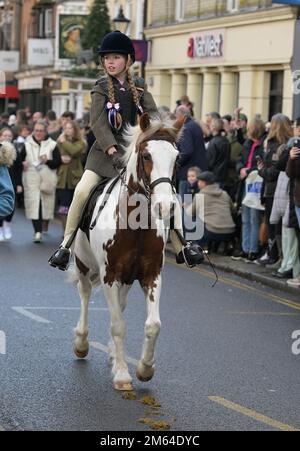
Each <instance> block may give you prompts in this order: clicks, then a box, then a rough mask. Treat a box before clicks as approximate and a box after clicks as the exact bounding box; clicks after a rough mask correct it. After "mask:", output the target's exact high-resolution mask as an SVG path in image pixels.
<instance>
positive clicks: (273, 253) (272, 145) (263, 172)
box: [257, 114, 293, 265]
mask: <svg viewBox="0 0 300 451" xmlns="http://www.w3.org/2000/svg"><path fill="white" fill-rule="evenodd" d="M291 137H293V129H292V126H291V122H290V120H289V118H288V117H287V116H285V115H283V114H276V115H275V116H273V117H272V121H271V126H270V130H269V134H268V138H267V141H266V152H265V157H264V161H263V162H262V163H259V164H258V169H259V175H260V176H261V177H262V178H263V179H264V186H263V194H262V197H263V199H262V201H263V202H262V203H263V204H264V205H265V209H266V222H267V226H268V240H269V241H268V242H269V247H268V251H267V253H266V254H265V255H263V256H262V257H261V258H260V259H259V260H257V263H258V264H261V265H273V264H275V263H277V261H278V259H279V252H278V247H277V243H276V226H275V225H274V224H271V223H270V216H271V212H272V207H273V202H274V194H275V191H276V186H277V180H278V177H279V174H280V172H281V171H284V170H285V165H284V164H283V166H282V165H281V164H280V163H279V159H280V158H281V157H282V153H283V150H284V148H285V147H286V145H287V143H288V141H289V139H290V138H291Z"/></svg>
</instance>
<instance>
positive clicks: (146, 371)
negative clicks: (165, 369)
mask: <svg viewBox="0 0 300 451" xmlns="http://www.w3.org/2000/svg"><path fill="white" fill-rule="evenodd" d="M154 371H155V369H154V367H153V366H146V365H144V364H139V366H138V368H137V370H136V377H137V378H138V380H139V381H141V382H149V381H151V379H153V376H154Z"/></svg>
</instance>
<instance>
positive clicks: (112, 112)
mask: <svg viewBox="0 0 300 451" xmlns="http://www.w3.org/2000/svg"><path fill="white" fill-rule="evenodd" d="M101 60H102V66H103V68H104V70H105V72H106V75H107V78H108V99H109V101H108V103H107V110H108V120H109V123H110V125H111V127H112V128H114V129H115V130H117V131H119V130H120V129H121V128H122V125H123V120H122V116H121V113H120V105H119V104H118V103H117V102H116V94H115V87H114V83H113V77H112V76H111V75H109V73H108V72H107V70H106V68H105V64H104V59H103V58H102V59H101ZM131 65H132V58H131V56H130V55H128V57H127V63H126V76H127V81H128V84H129V87H130V90H131V93H132V97H133V101H134V104H135V106H136V109H137V113H138V114H139V115H141V114H143V109H142V107H141V105H140V96H139V92H138V90H137V88H136V85H135V83H134V80H133V77H132V74H131V72H130V67H131Z"/></svg>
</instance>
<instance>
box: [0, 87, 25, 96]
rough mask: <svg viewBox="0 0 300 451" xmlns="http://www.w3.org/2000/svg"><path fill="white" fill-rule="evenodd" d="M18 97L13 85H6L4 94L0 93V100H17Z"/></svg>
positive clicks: (18, 93) (17, 91)
mask: <svg viewBox="0 0 300 451" xmlns="http://www.w3.org/2000/svg"><path fill="white" fill-rule="evenodd" d="M19 97H20V92H19V90H18V88H17V86H13V85H6V87H5V92H4V93H3V92H2V94H1V91H0V99H3V98H7V99H18V98H19Z"/></svg>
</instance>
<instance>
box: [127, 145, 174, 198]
mask: <svg viewBox="0 0 300 451" xmlns="http://www.w3.org/2000/svg"><path fill="white" fill-rule="evenodd" d="M158 140H161V138H160V139H158V138H157V139H155V138H153V137H151V139H149V140H145V141H141V142H140V143H139V144H138V145H137V146H136V152H137V154H138V167H139V168H140V173H139V176H140V179H141V181H142V182H143V185H140V187H141V188H142V189H143V194H144V196H145V197H146V199H147V201H148V203H150V202H151V194H153V190H154V188H155V187H156V186H158V185H161V184H162V183H168V184H169V185H171V188H172V191H173V193H174V194H176V189H175V185H176V172H177V166H178V159H179V156H177V159H176V162H175V165H174V171H173V177H172V179H171V178H169V177H160V178H158V179H156V180H154V181H153V182H150V180H149V177H148V176H147V172H146V169H145V159H144V155H143V152H142V149H141V146H142V144H145V143H147V142H148V141H158ZM169 142H170V144H172V146H173V147H174V149H176V150H177V147H176V144H175V142H174V141H169ZM120 176H121V179H122V181H123V184H125V186H126V187H127V189H128V190H129V191H130V192H131V193H132V194H140V192H139V191H135V190H134V189H133V188H132V187H130V186H129V185H128V184H126V182H125V178H126V170H125V171H123V173H122V174H120Z"/></svg>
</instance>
